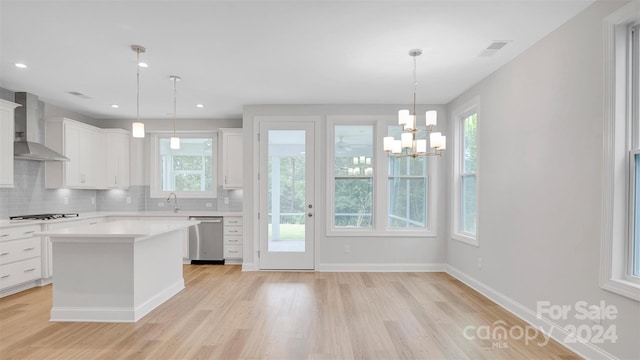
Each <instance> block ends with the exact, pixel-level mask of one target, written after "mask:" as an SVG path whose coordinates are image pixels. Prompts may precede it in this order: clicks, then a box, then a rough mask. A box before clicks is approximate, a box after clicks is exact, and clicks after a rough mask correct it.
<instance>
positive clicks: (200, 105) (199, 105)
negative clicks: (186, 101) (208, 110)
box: [196, 104, 204, 108]
mask: <svg viewBox="0 0 640 360" xmlns="http://www.w3.org/2000/svg"><path fill="white" fill-rule="evenodd" d="M196 107H198V108H203V107H204V105H202V104H196Z"/></svg>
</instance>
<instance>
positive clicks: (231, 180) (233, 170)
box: [220, 129, 243, 189]
mask: <svg viewBox="0 0 640 360" xmlns="http://www.w3.org/2000/svg"><path fill="white" fill-rule="evenodd" d="M220 132H221V133H222V151H221V153H222V188H223V189H242V163H243V160H242V147H243V142H242V139H243V135H242V129H220Z"/></svg>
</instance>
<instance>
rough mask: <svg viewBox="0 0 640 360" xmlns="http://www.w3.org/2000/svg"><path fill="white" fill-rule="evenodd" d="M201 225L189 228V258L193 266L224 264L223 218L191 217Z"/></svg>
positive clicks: (190, 218)
mask: <svg viewBox="0 0 640 360" xmlns="http://www.w3.org/2000/svg"><path fill="white" fill-rule="evenodd" d="M189 220H198V221H200V224H198V225H195V226H191V227H189V258H190V259H191V263H192V264H224V253H223V248H222V246H223V238H222V236H223V223H222V217H221V216H190V217H189Z"/></svg>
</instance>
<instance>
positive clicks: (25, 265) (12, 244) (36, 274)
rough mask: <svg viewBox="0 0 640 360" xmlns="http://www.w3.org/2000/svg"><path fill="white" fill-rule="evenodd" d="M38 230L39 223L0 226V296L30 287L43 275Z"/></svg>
mask: <svg viewBox="0 0 640 360" xmlns="http://www.w3.org/2000/svg"><path fill="white" fill-rule="evenodd" d="M38 231H40V225H28V226H19V227H11V228H4V229H0V296H5V295H10V294H13V293H15V292H18V291H22V290H24V289H28V288H30V287H33V286H35V285H36V283H35V280H38V279H40V277H41V276H42V270H41V259H40V254H41V244H40V238H39V237H33V234H34V233H36V232H38ZM19 285H22V286H19Z"/></svg>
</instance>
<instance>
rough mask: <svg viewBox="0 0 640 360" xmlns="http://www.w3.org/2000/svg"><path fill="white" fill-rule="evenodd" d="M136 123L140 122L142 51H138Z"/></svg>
mask: <svg viewBox="0 0 640 360" xmlns="http://www.w3.org/2000/svg"><path fill="white" fill-rule="evenodd" d="M136 121H137V122H139V121H140V49H136Z"/></svg>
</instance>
